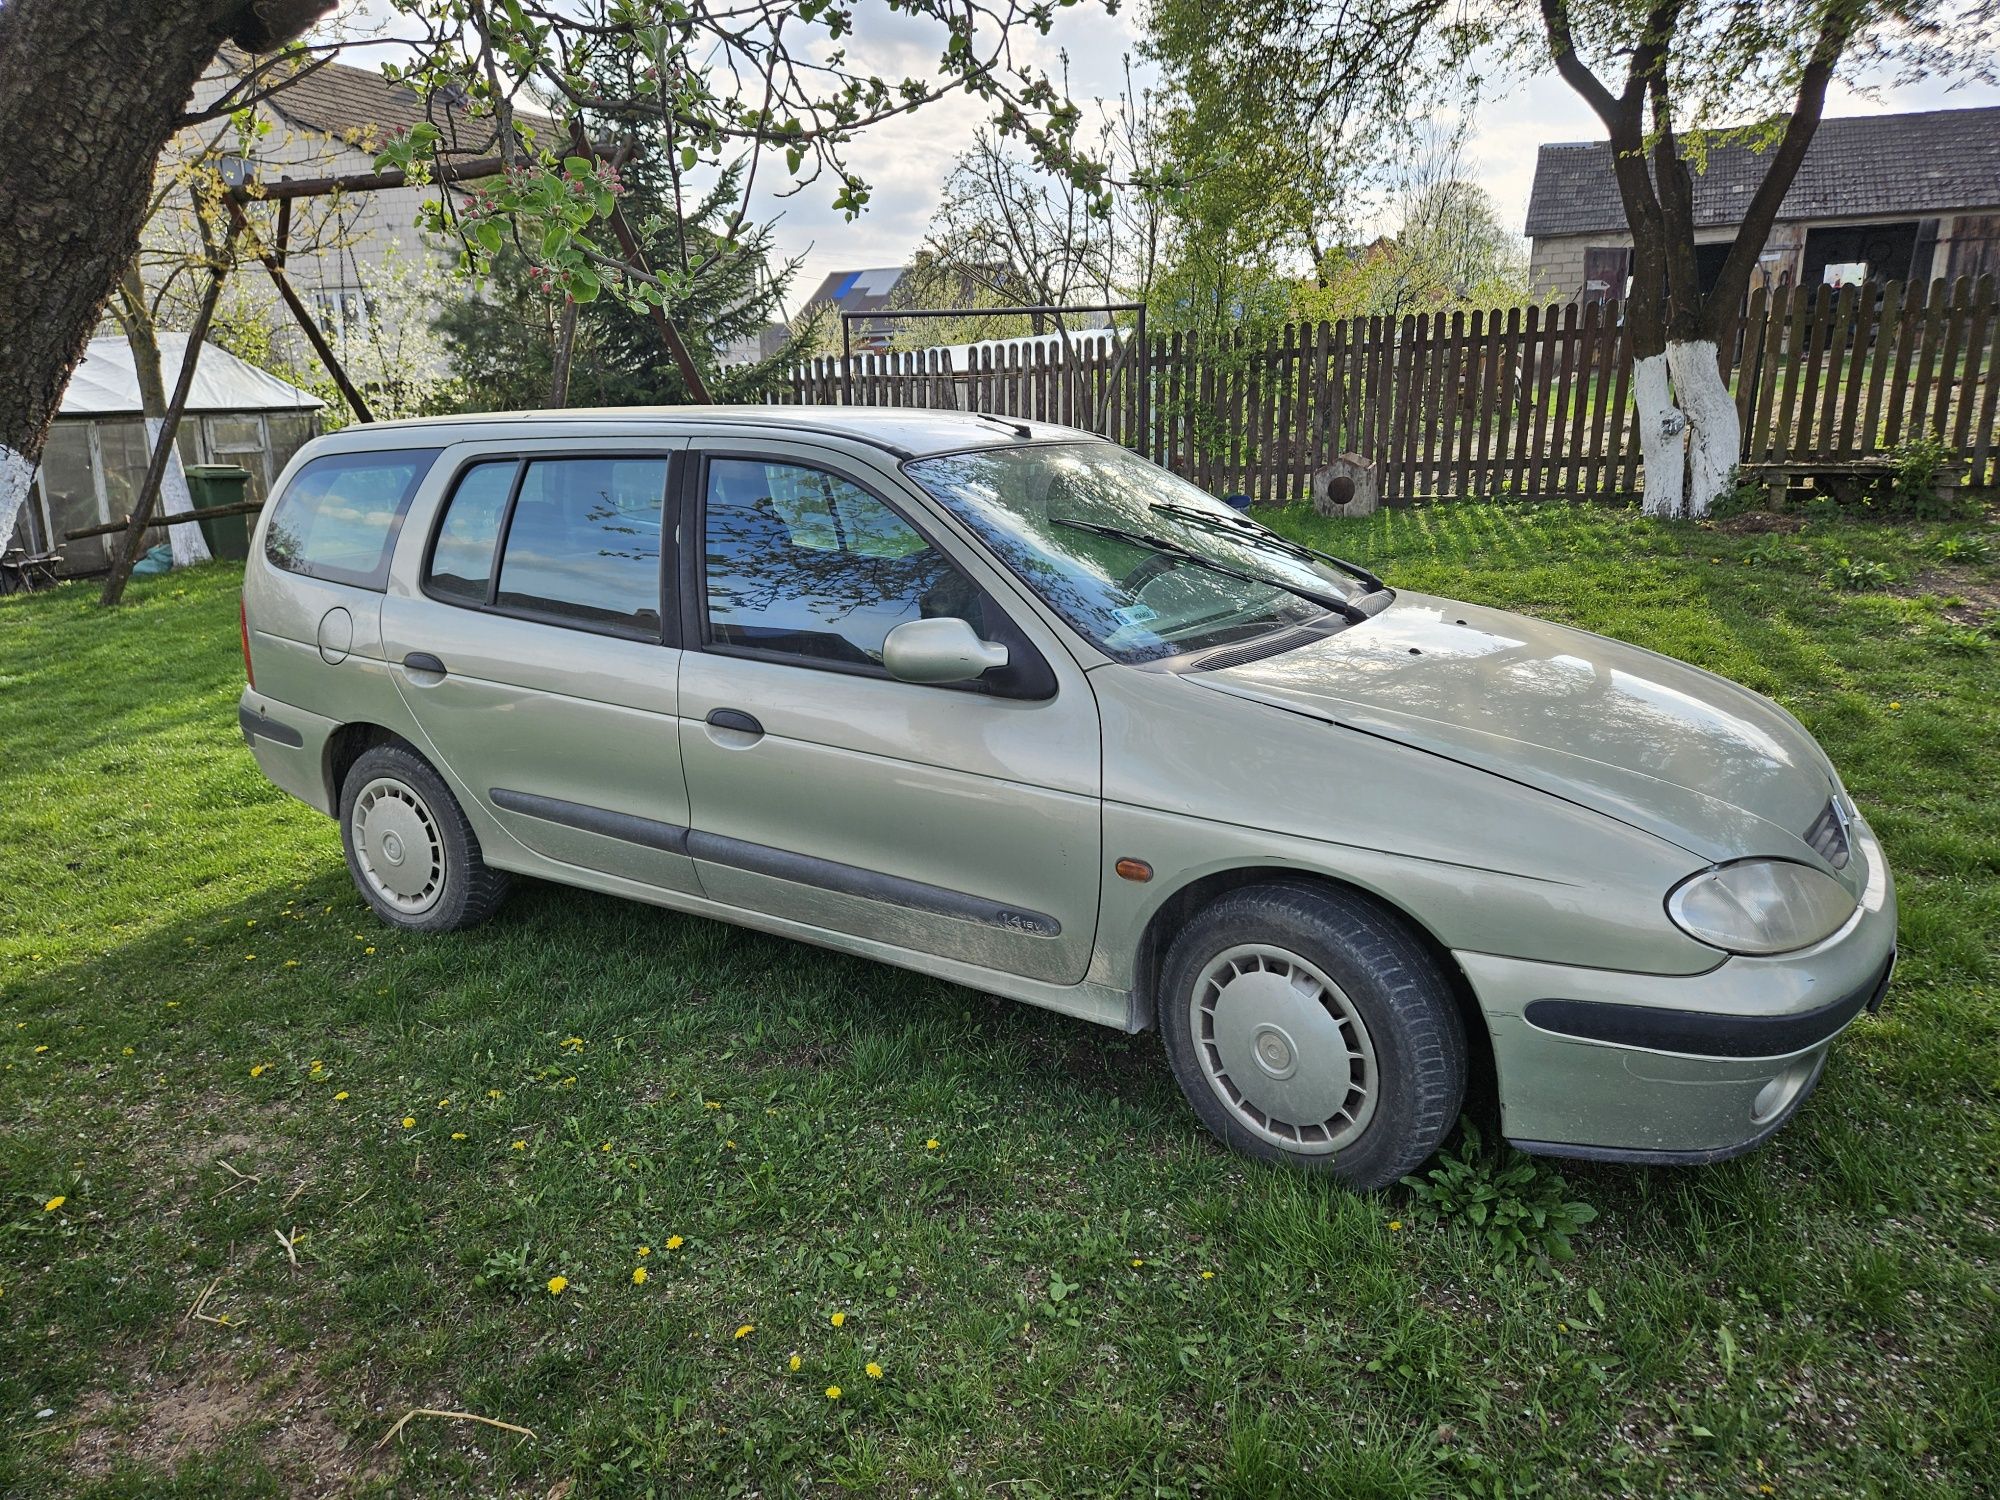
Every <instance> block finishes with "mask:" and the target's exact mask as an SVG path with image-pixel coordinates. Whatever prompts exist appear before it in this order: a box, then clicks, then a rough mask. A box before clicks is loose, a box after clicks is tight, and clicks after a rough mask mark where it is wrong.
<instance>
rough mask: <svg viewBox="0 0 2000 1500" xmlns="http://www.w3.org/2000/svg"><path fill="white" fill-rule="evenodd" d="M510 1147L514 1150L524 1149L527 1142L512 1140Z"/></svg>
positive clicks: (526, 1147) (526, 1146)
mask: <svg viewBox="0 0 2000 1500" xmlns="http://www.w3.org/2000/svg"><path fill="white" fill-rule="evenodd" d="M511 1149H513V1150H515V1151H526V1150H527V1149H528V1143H527V1142H526V1141H516V1142H514V1144H513V1146H512V1148H511Z"/></svg>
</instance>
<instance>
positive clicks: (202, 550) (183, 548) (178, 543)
mask: <svg viewBox="0 0 2000 1500" xmlns="http://www.w3.org/2000/svg"><path fill="white" fill-rule="evenodd" d="M164 426H166V422H165V421H164V420H163V419H162V418H159V417H148V418H147V419H146V445H147V447H148V448H153V447H157V446H158V445H159V441H160V429H161V428H162V427H164ZM159 506H160V514H161V515H163V516H184V515H186V514H187V513H188V512H189V511H191V510H193V509H194V496H193V495H191V494H189V493H188V482H187V471H186V470H185V469H183V468H182V467H181V453H180V447H179V445H178V444H177V445H175V447H174V448H173V449H172V450H170V451H169V452H168V454H167V470H166V472H165V473H164V474H162V475H161V476H160V500H159ZM167 540H168V542H169V543H170V544H171V545H172V547H173V549H174V566H175V567H177V568H185V567H187V566H188V565H189V564H190V563H198V562H207V561H208V543H207V542H206V541H204V540H203V539H202V535H201V527H200V526H169V527H168V528H167Z"/></svg>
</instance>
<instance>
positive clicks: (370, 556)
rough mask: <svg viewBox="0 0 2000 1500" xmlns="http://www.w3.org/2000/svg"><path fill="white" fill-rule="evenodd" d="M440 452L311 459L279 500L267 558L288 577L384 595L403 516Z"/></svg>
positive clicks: (268, 536) (419, 450) (266, 547)
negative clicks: (297, 576) (341, 585)
mask: <svg viewBox="0 0 2000 1500" xmlns="http://www.w3.org/2000/svg"><path fill="white" fill-rule="evenodd" d="M438 452H439V450H438V449H436V448H399V449H393V450H388V451H384V452H378V453H329V454H327V455H326V456H324V457H322V458H315V459H313V460H312V461H311V462H310V463H308V464H306V465H305V467H304V468H302V469H300V470H299V472H298V473H297V474H295V475H293V476H292V482H291V483H290V484H288V485H287V486H286V487H285V492H284V494H282V495H280V496H279V497H278V500H277V505H276V508H275V509H274V510H273V511H272V513H271V523H270V526H269V527H268V528H267V529H266V531H265V534H264V555H265V556H266V557H268V558H269V559H270V561H271V563H272V565H273V566H275V567H279V568H283V569H284V570H285V571H287V572H289V573H303V574H304V575H306V576H307V577H308V578H323V579H326V580H327V581H329V582H331V583H347V584H353V585H354V586H355V587H357V588H364V589H374V590H375V591H376V592H377V593H380V592H381V591H382V590H383V589H385V588H387V587H388V582H389V559H390V557H391V556H392V555H393V554H394V552H395V550H396V533H397V532H398V531H399V530H401V528H402V525H403V516H404V513H405V512H407V511H408V510H409V508H410V500H411V498H412V497H413V496H414V495H415V494H416V493H417V486H418V485H420V484H422V483H423V480H424V476H425V475H426V474H428V473H429V472H430V468H431V465H432V464H433V463H434V462H436V460H437V456H438Z"/></svg>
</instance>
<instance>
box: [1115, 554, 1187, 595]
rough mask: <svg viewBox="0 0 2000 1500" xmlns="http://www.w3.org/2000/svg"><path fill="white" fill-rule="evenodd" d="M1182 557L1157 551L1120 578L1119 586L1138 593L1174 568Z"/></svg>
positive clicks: (1128, 591) (1129, 591)
mask: <svg viewBox="0 0 2000 1500" xmlns="http://www.w3.org/2000/svg"><path fill="white" fill-rule="evenodd" d="M1179 561H1180V559H1179V558H1177V557H1175V556H1174V555H1173V553H1171V552H1155V553H1153V554H1152V555H1151V556H1149V557H1147V558H1146V559H1145V560H1144V561H1142V562H1141V563H1140V564H1139V566H1138V567H1136V568H1134V569H1133V570H1132V571H1131V572H1129V573H1127V574H1126V575H1125V576H1124V577H1123V578H1121V579H1119V580H1118V587H1120V588H1121V589H1123V590H1125V592H1127V593H1128V594H1135V595H1136V594H1137V593H1138V592H1139V591H1140V590H1141V589H1143V588H1145V586H1146V585H1147V584H1149V583H1151V582H1152V581H1153V580H1154V579H1155V578H1158V577H1159V576H1160V575H1161V574H1162V573H1164V572H1166V571H1167V570H1168V569H1170V568H1172V567H1173V566H1174V565H1175V564H1176V563H1177V562H1179Z"/></svg>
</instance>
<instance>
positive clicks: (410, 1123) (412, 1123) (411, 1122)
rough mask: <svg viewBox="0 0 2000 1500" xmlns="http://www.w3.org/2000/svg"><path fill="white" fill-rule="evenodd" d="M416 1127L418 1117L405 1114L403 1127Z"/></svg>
mask: <svg viewBox="0 0 2000 1500" xmlns="http://www.w3.org/2000/svg"><path fill="white" fill-rule="evenodd" d="M416 1128H417V1117H416V1116H415V1115H404V1116H403V1129H405V1130H415V1129H416Z"/></svg>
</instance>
